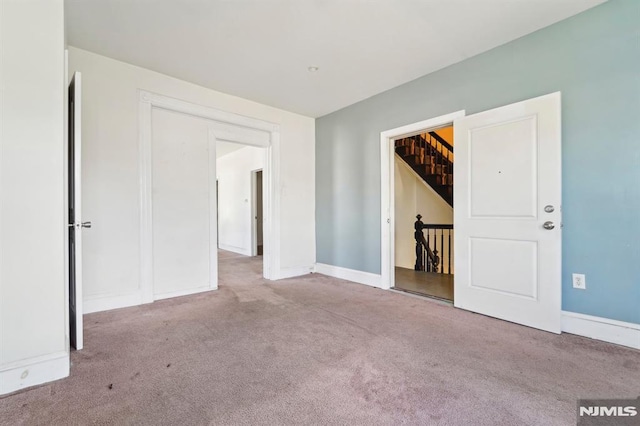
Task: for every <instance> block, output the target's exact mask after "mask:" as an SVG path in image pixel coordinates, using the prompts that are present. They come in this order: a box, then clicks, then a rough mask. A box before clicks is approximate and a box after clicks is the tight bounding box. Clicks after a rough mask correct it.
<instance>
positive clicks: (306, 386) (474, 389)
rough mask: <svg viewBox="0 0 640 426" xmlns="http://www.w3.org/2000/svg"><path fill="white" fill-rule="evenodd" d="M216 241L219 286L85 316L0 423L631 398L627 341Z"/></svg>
mask: <svg viewBox="0 0 640 426" xmlns="http://www.w3.org/2000/svg"><path fill="white" fill-rule="evenodd" d="M261 269H262V264H261V259H260V258H247V257H241V256H235V255H230V254H228V253H222V254H221V259H220V272H219V273H220V282H219V285H220V289H219V290H218V291H215V292H209V293H203V294H199V295H194V296H185V297H180V298H174V299H169V300H163V301H158V302H155V303H153V304H148V305H143V306H138V307H133V308H126V309H119V310H113V311H108V312H100V313H95V314H90V315H86V316H85V330H84V331H85V349H83V350H82V351H79V352H73V353H72V355H71V361H72V367H71V376H70V377H69V378H67V379H64V380H59V381H57V382H54V383H50V384H47V385H43V386H39V387H35V388H31V389H27V390H24V391H21V392H18V393H15V394H12V395H9V396H6V397H4V398H2V399H0V423H2V424H3V425H17V424H42V425H73V424H100V425H107V424H118V425H128V424H131V425H133V424H136V425H137V424H149V425H206V424H216V425H251V424H269V425H272V424H273V425H275V424H322V425H334V424H335V425H345V424H349V425H396V424H442V425H529V424H530V425H572V424H575V422H576V402H577V399H578V398H636V397H638V395H639V394H640V352H639V351H635V350H632V349H627V348H624V347H620V346H616V345H611V344H606V343H602V342H598V341H594V340H590V339H586V338H581V337H577V336H572V335H567V334H563V335H554V334H550V333H545V332H542V331H538V330H534V329H530V328H527V327H523V326H519V325H515V324H511V323H509V322H505V321H500V320H496V319H492V318H488V317H485V316H482V315H476V314H473V313H469V312H465V311H461V310H458V309H455V308H452V307H450V306H444V305H441V304H439V303H435V302H432V301H429V300H427V299H422V298H418V297H413V296H409V295H404V294H398V293H394V292H389V291H383V290H378V289H374V288H370V287H367V286H363V285H358V284H353V283H349V282H347V281H343V280H338V279H334V278H330V277H327V276H323V275H320V274H312V275H308V276H305V277H301V278H292V279H287V280H282V281H278V282H267V281H265V280H263V279H262V278H261Z"/></svg>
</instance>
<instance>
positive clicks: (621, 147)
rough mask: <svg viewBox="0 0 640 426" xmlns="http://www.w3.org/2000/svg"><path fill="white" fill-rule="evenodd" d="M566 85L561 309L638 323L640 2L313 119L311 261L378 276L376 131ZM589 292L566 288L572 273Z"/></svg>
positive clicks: (609, 8) (620, 2) (625, 2)
mask: <svg viewBox="0 0 640 426" xmlns="http://www.w3.org/2000/svg"><path fill="white" fill-rule="evenodd" d="M556 91H561V92H562V120H563V129H562V138H563V141H562V155H563V158H562V167H563V189H562V196H563V219H564V229H563V294H562V297H563V309H564V310H568V311H573V312H579V313H584V314H589V315H595V316H601V317H606V318H612V319H617V320H621V321H628V322H634V323H638V324H640V248H639V247H640V1H638V0H611V1H610V2H608V3H605V4H604V5H601V6H599V7H597V8H594V9H590V10H588V11H586V12H584V13H582V14H580V15H577V16H574V17H572V18H570V19H568V20H565V21H563V22H560V23H558V24H555V25H553V26H551V27H547V28H545V29H543V30H540V31H538V32H536V33H533V34H531V35H528V36H526V37H523V38H521V39H518V40H516V41H513V42H511V43H508V44H506V45H503V46H500V47H498V48H495V49H493V50H491V51H489V52H486V53H483V54H481V55H478V56H475V57H473V58H470V59H468V60H466V61H463V62H460V63H458V64H455V65H452V66H450V67H448V68H445V69H443V70H440V71H438V72H435V73H432V74H429V75H427V76H424V77H421V78H419V79H417V80H414V81H412V82H409V83H407V84H404V85H402V86H399V87H397V88H395V89H392V90H389V91H387V92H384V93H381V94H379V95H376V96H374V97H372V98H369V99H367V100H365V101H362V102H359V103H357V104H354V105H351V106H349V107H347V108H344V109H342V110H340V111H337V112H334V113H332V114H329V115H327V116H324V117H321V118H319V119H318V120H317V122H316V161H317V163H316V210H317V211H316V221H317V228H316V240H317V261H318V262H319V263H326V264H330V265H336V266H342V267H345V268H351V269H356V270H360V271H366V272H372V273H380V230H379V228H380V149H379V144H380V132H381V131H384V130H387V129H391V128H395V127H398V126H401V125H404V124H408V123H413V122H417V121H421V120H424V119H427V118H431V117H436V116H439V115H442V114H446V113H449V112H453V111H457V110H461V109H465V110H466V111H467V114H473V113H476V112H479V111H483V110H487V109H490V108H495V107H498V106H501V105H506V104H510V103H513V102H516V101H521V100H524V99H528V98H532V97H535V96H540V95H544V94H547V93H551V92H556ZM572 272H580V273H584V274H586V276H587V290H586V291H580V290H574V289H573V288H572V287H571V273H572Z"/></svg>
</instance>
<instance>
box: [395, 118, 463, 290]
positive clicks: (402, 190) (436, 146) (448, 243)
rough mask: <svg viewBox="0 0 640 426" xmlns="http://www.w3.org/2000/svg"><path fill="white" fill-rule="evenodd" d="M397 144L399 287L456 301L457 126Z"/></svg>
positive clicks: (432, 130)
mask: <svg viewBox="0 0 640 426" xmlns="http://www.w3.org/2000/svg"><path fill="white" fill-rule="evenodd" d="M393 145H394V151H395V152H394V186H395V188H394V198H395V200H394V208H395V212H394V213H395V214H394V217H395V223H394V228H395V232H394V235H395V239H394V240H395V241H394V245H395V250H394V252H395V256H394V262H395V263H394V273H395V285H394V287H393V288H394V289H395V290H400V291H405V292H409V293H416V294H419V295H422V296H428V297H434V298H437V299H442V300H446V301H448V302H453V295H454V292H453V166H454V161H455V159H454V147H453V145H454V140H453V123H448V124H446V125H444V126H440V127H432V128H427V129H424V130H421V131H420V132H418V133H416V134H414V135H404V136H402V137H400V138H396V139H395V140H394V142H393Z"/></svg>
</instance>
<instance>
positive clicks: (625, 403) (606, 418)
mask: <svg viewBox="0 0 640 426" xmlns="http://www.w3.org/2000/svg"><path fill="white" fill-rule="evenodd" d="M600 425H602V426H640V397H638V398H637V399H579V400H578V426H600Z"/></svg>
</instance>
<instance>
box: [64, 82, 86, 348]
mask: <svg viewBox="0 0 640 426" xmlns="http://www.w3.org/2000/svg"><path fill="white" fill-rule="evenodd" d="M81 99H82V91H81V76H80V73H79V72H76V73H74V74H73V78H72V79H71V83H69V105H68V108H69V111H68V120H69V128H68V142H67V152H68V163H67V167H68V174H67V181H68V197H67V198H68V211H69V219H68V220H69V221H68V230H69V340H70V344H71V346H72V347H74V348H75V349H76V350H80V349H82V229H83V228H91V222H83V221H82V201H81V197H80V195H81V194H82V187H81V177H82V173H81V172H82V170H81V168H80V167H81V164H82V163H81V159H82V157H81V142H82V133H81V121H82V116H81V105H80V101H81Z"/></svg>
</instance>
